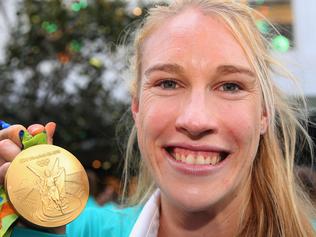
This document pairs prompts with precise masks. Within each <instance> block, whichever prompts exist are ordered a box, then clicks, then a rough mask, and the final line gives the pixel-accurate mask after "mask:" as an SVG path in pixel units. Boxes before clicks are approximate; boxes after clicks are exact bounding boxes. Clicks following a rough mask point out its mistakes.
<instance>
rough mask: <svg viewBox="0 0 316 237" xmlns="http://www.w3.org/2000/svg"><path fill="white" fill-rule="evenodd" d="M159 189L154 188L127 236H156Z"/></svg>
mask: <svg viewBox="0 0 316 237" xmlns="http://www.w3.org/2000/svg"><path fill="white" fill-rule="evenodd" d="M159 208H160V191H159V190H156V191H155V192H154V193H153V194H152V196H151V197H150V198H149V200H148V201H147V202H146V204H145V206H144V207H143V210H142V211H141V213H140V215H139V216H138V218H137V220H136V222H135V224H134V227H133V229H132V231H131V233H130V235H129V237H157V236H158V229H159Z"/></svg>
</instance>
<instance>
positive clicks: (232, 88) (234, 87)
mask: <svg viewBox="0 0 316 237" xmlns="http://www.w3.org/2000/svg"><path fill="white" fill-rule="evenodd" d="M240 89H241V88H240V86H239V85H237V84H236V83H225V84H223V85H221V87H220V90H221V91H229V92H237V91H239V90H240Z"/></svg>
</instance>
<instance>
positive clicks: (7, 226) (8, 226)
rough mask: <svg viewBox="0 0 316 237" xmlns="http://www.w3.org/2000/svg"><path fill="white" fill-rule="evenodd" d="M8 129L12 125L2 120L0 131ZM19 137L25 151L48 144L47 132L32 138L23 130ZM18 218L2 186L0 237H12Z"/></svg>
mask: <svg viewBox="0 0 316 237" xmlns="http://www.w3.org/2000/svg"><path fill="white" fill-rule="evenodd" d="M8 127H10V124H8V123H6V122H4V121H2V120H0V130H1V129H5V128H8ZM19 136H20V139H21V142H22V146H23V149H26V148H28V147H31V146H34V145H38V144H47V135H46V131H44V132H41V133H39V134H36V135H35V136H32V135H31V134H29V133H28V132H27V131H24V130H21V131H20V133H19ZM18 217H19V216H18V214H17V213H16V212H15V210H14V208H13V207H12V205H11V203H10V202H9V200H8V198H7V195H6V192H5V190H4V188H3V187H2V186H0V237H9V236H11V233H12V230H13V223H14V222H15V221H16V220H17V219H18Z"/></svg>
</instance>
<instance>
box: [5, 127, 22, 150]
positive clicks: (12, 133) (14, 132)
mask: <svg viewBox="0 0 316 237" xmlns="http://www.w3.org/2000/svg"><path fill="white" fill-rule="evenodd" d="M21 130H24V131H25V130H26V128H25V127H23V126H22V125H12V126H10V127H8V128H5V129H2V130H0V141H1V140H5V139H9V140H12V141H13V142H14V143H15V144H16V145H18V146H19V147H22V144H21V140H20V136H19V133H20V131H21Z"/></svg>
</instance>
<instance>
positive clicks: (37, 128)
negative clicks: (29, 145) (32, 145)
mask: <svg viewBox="0 0 316 237" xmlns="http://www.w3.org/2000/svg"><path fill="white" fill-rule="evenodd" d="M44 130H45V127H44V126H43V125H42V124H32V125H30V126H29V127H28V128H27V131H28V132H29V133H30V134H31V135H32V136H34V135H36V134H39V133H41V132H43V131H44Z"/></svg>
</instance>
